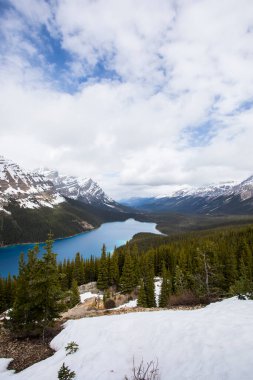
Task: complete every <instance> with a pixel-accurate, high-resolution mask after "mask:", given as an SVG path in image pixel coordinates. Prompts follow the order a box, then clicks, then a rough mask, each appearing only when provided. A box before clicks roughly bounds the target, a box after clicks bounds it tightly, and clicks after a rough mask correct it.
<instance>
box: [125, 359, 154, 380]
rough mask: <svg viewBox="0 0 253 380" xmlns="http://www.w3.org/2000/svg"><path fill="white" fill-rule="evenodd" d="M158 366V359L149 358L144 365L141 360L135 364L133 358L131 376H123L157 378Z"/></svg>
mask: <svg viewBox="0 0 253 380" xmlns="http://www.w3.org/2000/svg"><path fill="white" fill-rule="evenodd" d="M159 379H160V375H159V368H158V361H156V362H154V361H153V360H151V361H150V362H148V363H147V364H146V365H144V363H143V360H142V361H141V363H140V364H139V365H138V366H136V365H135V362H134V359H133V368H132V377H131V379H129V378H128V377H127V376H125V379H124V380H159Z"/></svg>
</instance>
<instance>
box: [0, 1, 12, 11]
mask: <svg viewBox="0 0 253 380" xmlns="http://www.w3.org/2000/svg"><path fill="white" fill-rule="evenodd" d="M10 7H11V5H10V2H9V1H8V0H0V14H1V15H2V14H3V12H5V11H7V10H9V9H10Z"/></svg>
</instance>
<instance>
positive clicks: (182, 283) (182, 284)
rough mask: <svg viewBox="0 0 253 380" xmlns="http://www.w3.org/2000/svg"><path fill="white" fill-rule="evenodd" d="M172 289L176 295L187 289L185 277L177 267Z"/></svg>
mask: <svg viewBox="0 0 253 380" xmlns="http://www.w3.org/2000/svg"><path fill="white" fill-rule="evenodd" d="M174 289H175V293H176V294H182V293H183V292H184V290H186V289H187V283H186V278H185V275H184V273H183V271H182V269H181V268H180V267H179V266H178V265H177V266H176V271H175V277H174Z"/></svg>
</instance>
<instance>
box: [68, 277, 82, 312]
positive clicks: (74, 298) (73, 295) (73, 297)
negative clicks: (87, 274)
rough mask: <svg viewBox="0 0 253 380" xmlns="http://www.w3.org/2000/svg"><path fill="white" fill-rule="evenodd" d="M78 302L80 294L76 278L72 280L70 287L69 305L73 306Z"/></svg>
mask: <svg viewBox="0 0 253 380" xmlns="http://www.w3.org/2000/svg"><path fill="white" fill-rule="evenodd" d="M79 302H80V295H79V290H78V284H77V281H76V280H73V281H72V285H71V289H70V305H71V307H74V306H75V305H77V304H78V303H79Z"/></svg>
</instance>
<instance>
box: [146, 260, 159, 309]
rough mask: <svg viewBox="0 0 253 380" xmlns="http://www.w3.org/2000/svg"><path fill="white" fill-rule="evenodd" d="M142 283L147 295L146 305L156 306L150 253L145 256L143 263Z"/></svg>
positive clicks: (152, 264) (152, 263)
mask: <svg viewBox="0 0 253 380" xmlns="http://www.w3.org/2000/svg"><path fill="white" fill-rule="evenodd" d="M144 285H145V291H146V297H147V307H156V301H155V284H154V262H153V257H152V256H151V255H149V256H147V257H146V260H145V264H144Z"/></svg>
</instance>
